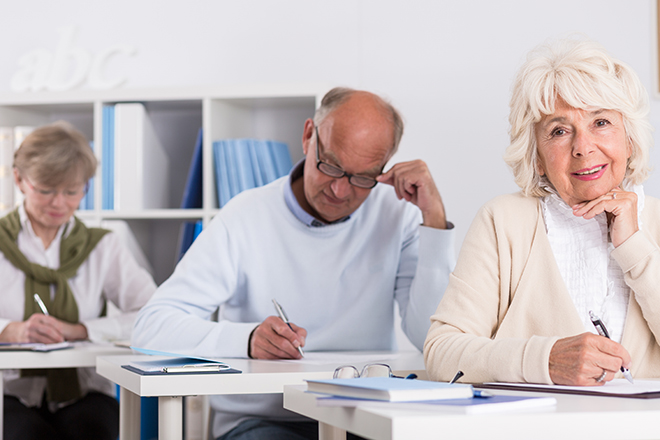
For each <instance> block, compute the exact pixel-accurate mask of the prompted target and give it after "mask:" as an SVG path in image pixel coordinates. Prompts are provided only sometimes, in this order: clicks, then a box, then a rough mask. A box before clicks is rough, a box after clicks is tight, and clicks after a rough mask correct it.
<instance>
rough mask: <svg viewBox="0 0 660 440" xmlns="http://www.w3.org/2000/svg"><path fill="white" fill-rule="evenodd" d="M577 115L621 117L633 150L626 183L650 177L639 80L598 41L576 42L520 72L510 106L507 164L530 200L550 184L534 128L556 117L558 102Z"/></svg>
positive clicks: (546, 49)
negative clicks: (594, 112) (592, 112)
mask: <svg viewBox="0 0 660 440" xmlns="http://www.w3.org/2000/svg"><path fill="white" fill-rule="evenodd" d="M558 97H561V99H563V100H564V101H565V102H566V103H567V104H568V105H569V106H571V107H573V108H577V109H594V108H597V109H608V110H614V111H617V112H619V113H621V116H622V118H623V123H624V128H625V131H626V136H627V138H628V141H629V142H630V146H631V149H632V152H631V156H630V158H629V159H628V165H627V168H626V175H625V178H624V181H627V182H630V183H633V184H640V183H642V182H643V181H644V180H646V178H647V177H648V174H649V172H650V165H649V160H650V158H649V149H650V147H651V145H652V144H653V138H652V136H651V131H652V127H651V124H650V123H649V120H648V113H649V101H648V95H647V93H646V91H645V89H644V87H643V86H642V84H641V82H640V80H639V78H638V77H637V74H635V72H634V71H633V70H632V69H631V68H630V67H629V66H628V65H626V64H624V63H623V62H621V61H618V60H616V59H614V58H612V57H611V56H610V55H609V54H608V53H607V52H606V51H605V49H604V48H603V47H602V46H600V45H599V44H598V43H595V42H593V41H580V40H573V39H566V40H560V41H558V42H556V43H550V44H545V45H542V46H539V47H538V48H536V49H535V50H533V51H532V52H530V54H529V55H528V57H527V61H526V62H525V63H524V64H523V66H522V67H521V68H520V70H519V71H518V75H517V76H516V80H515V82H514V85H513V93H512V96H511V102H510V113H509V123H510V125H511V128H510V132H509V135H510V139H511V143H510V145H509V146H508V148H507V149H506V153H505V155H504V161H505V162H506V163H507V164H508V165H509V166H510V167H511V169H512V170H513V175H514V178H515V181H516V184H518V186H520V187H521V188H522V190H523V193H524V194H526V195H529V196H535V197H543V196H545V195H547V194H548V191H547V190H545V189H544V187H545V186H547V185H548V184H549V181H548V180H547V178H546V177H545V176H540V175H539V173H538V167H537V164H538V150H537V145H536V136H535V131H534V129H535V126H536V124H537V123H538V122H539V121H540V120H541V119H542V118H543V116H544V115H550V114H552V113H554V111H555V104H556V102H557V98H558Z"/></svg>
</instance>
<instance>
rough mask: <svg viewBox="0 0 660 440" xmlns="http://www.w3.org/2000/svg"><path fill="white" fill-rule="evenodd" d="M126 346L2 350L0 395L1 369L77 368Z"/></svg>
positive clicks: (121, 351)
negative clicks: (39, 350) (37, 350)
mask: <svg viewBox="0 0 660 440" xmlns="http://www.w3.org/2000/svg"><path fill="white" fill-rule="evenodd" d="M129 352H130V350H129V349H127V348H122V347H117V346H115V345H112V344H92V343H90V342H78V343H75V347H74V348H67V349H65V350H56V351H51V352H47V353H40V352H34V351H3V352H2V353H1V354H0V395H3V396H4V389H3V388H4V382H3V370H13V369H33V368H79V367H93V366H95V365H96V357H97V356H111V355H120V354H126V353H129ZM0 415H2V417H0V440H2V435H3V419H4V401H3V400H0Z"/></svg>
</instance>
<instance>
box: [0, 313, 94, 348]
mask: <svg viewBox="0 0 660 440" xmlns="http://www.w3.org/2000/svg"><path fill="white" fill-rule="evenodd" d="M82 339H87V328H86V327H85V326H84V325H83V324H69V323H68V322H64V321H61V320H59V319H57V318H55V317H53V316H47V315H43V314H41V313H35V314H33V315H32V316H30V317H29V318H28V319H27V320H25V321H13V322H10V323H9V324H7V326H6V327H5V329H4V330H3V331H2V333H0V341H1V342H21V343H22V342H41V343H44V344H54V343H58V342H63V341H76V340H82Z"/></svg>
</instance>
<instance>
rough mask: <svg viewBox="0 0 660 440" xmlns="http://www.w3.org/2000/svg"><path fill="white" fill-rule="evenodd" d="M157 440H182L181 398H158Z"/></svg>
mask: <svg viewBox="0 0 660 440" xmlns="http://www.w3.org/2000/svg"><path fill="white" fill-rule="evenodd" d="M158 440H183V397H169V396H165V397H159V398H158Z"/></svg>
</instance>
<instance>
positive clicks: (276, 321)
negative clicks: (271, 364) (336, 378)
mask: <svg viewBox="0 0 660 440" xmlns="http://www.w3.org/2000/svg"><path fill="white" fill-rule="evenodd" d="M291 327H293V331H292V330H291V329H290V328H289V326H288V325H287V324H286V323H285V322H284V321H282V320H281V319H280V318H279V317H277V316H269V317H268V318H266V319H265V320H264V322H262V323H261V324H259V326H258V327H257V328H255V329H254V331H253V332H252V335H251V337H250V341H249V342H248V344H249V345H250V357H252V358H253V359H300V358H301V356H300V353H299V352H298V347H304V346H305V338H306V337H307V330H305V329H304V328H302V327H298V326H297V325H295V324H293V323H291Z"/></svg>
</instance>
